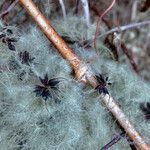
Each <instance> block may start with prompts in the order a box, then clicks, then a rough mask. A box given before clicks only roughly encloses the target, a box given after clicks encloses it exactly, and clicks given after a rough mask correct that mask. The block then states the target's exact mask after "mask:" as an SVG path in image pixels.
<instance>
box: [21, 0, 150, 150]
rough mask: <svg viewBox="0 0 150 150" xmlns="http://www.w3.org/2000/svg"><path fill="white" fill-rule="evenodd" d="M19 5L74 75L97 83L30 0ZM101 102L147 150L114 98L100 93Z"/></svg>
mask: <svg viewBox="0 0 150 150" xmlns="http://www.w3.org/2000/svg"><path fill="white" fill-rule="evenodd" d="M19 2H20V3H21V5H22V6H23V7H24V8H25V9H26V10H27V12H28V13H29V14H30V16H32V18H33V20H34V21H35V22H36V23H37V24H38V25H39V27H40V28H41V30H42V31H43V32H44V34H45V35H46V36H47V38H48V39H49V40H50V41H51V42H52V44H53V45H54V46H55V47H56V48H57V50H58V51H59V52H60V53H61V54H62V56H63V57H64V58H65V59H66V60H67V61H68V62H69V63H70V65H71V66H72V68H73V69H74V71H75V74H76V77H77V78H78V79H79V80H81V81H85V82H86V83H89V84H90V85H92V86H93V87H94V88H95V87H97V85H98V83H97V80H96V79H95V77H94V73H93V71H92V70H91V69H90V67H89V66H88V65H86V64H85V63H84V62H83V61H82V60H81V59H80V58H79V57H77V55H76V54H75V53H74V52H73V50H72V49H71V48H70V47H69V46H68V45H67V44H66V43H65V42H64V40H63V39H62V38H61V37H60V36H59V35H58V33H57V32H56V31H55V30H54V28H53V27H52V26H51V24H50V22H49V21H48V20H47V19H46V18H45V17H44V16H43V15H42V13H41V12H40V11H39V10H38V8H37V7H36V5H35V4H34V3H33V2H32V0H19ZM101 97H102V102H103V103H104V104H105V105H106V107H107V109H108V110H109V111H110V112H111V113H112V114H113V115H114V117H115V118H116V119H117V120H118V122H119V123H120V125H121V126H122V127H123V128H124V130H125V131H126V133H127V134H128V136H129V137H130V138H131V139H132V140H133V142H134V143H135V144H136V146H137V147H138V149H139V150H149V149H150V147H149V146H148V145H147V144H146V142H145V141H144V139H143V137H142V136H141V135H140V134H139V133H138V132H137V131H136V129H135V128H134V126H133V125H132V124H131V123H130V121H129V120H128V118H127V117H126V116H125V114H124V113H123V111H122V110H121V109H120V108H119V106H118V105H117V103H116V102H115V100H114V99H113V98H112V97H111V96H110V95H108V94H106V95H103V94H101Z"/></svg>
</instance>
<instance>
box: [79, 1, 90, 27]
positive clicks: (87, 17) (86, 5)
mask: <svg viewBox="0 0 150 150" xmlns="http://www.w3.org/2000/svg"><path fill="white" fill-rule="evenodd" d="M81 1H82V6H83V8H84V16H85V20H86V25H87V27H89V26H90V11H89V3H88V0H81Z"/></svg>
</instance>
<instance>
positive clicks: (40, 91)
mask: <svg viewBox="0 0 150 150" xmlns="http://www.w3.org/2000/svg"><path fill="white" fill-rule="evenodd" d="M39 79H40V81H41V83H42V85H36V86H35V90H34V92H35V93H36V96H37V97H42V98H43V99H44V100H45V101H46V100H47V99H48V98H53V96H54V95H53V94H52V92H51V90H55V91H58V86H57V85H58V84H59V82H60V80H59V78H52V79H50V80H49V79H48V74H46V75H45V76H44V78H43V79H42V78H41V77H39Z"/></svg>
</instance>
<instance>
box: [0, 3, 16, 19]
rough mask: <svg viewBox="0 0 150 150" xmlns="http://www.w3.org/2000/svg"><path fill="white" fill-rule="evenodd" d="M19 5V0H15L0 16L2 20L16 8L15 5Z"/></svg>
mask: <svg viewBox="0 0 150 150" xmlns="http://www.w3.org/2000/svg"><path fill="white" fill-rule="evenodd" d="M17 3H18V0H14V1H13V2H12V3H11V4H10V5H9V6H8V8H7V9H6V10H4V11H2V12H1V14H0V18H1V17H3V16H5V15H6V14H7V13H9V12H10V11H11V10H12V9H13V8H14V7H15V5H16V4H17Z"/></svg>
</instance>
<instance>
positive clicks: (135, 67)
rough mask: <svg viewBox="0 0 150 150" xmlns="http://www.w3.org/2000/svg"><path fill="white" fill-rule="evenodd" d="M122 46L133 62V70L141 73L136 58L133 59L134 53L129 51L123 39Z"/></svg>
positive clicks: (131, 62)
mask: <svg viewBox="0 0 150 150" xmlns="http://www.w3.org/2000/svg"><path fill="white" fill-rule="evenodd" d="M121 48H122V50H123V52H124V53H125V54H126V56H127V57H128V59H129V61H130V64H131V66H132V68H133V70H134V71H135V72H136V73H137V74H139V73H140V72H139V69H138V67H137V65H136V63H135V61H134V59H133V55H132V53H131V52H129V50H128V48H127V46H126V45H125V43H124V42H122V41H121Z"/></svg>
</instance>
